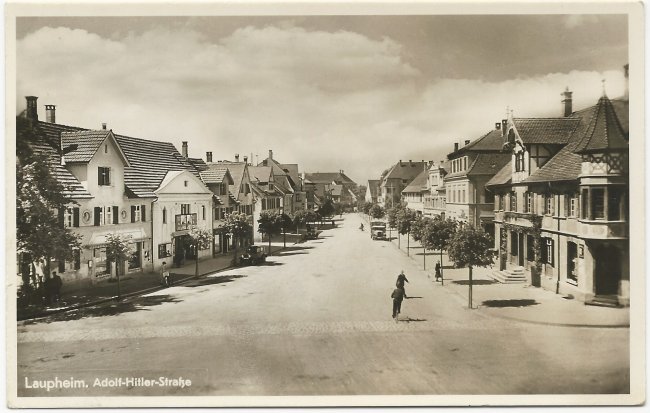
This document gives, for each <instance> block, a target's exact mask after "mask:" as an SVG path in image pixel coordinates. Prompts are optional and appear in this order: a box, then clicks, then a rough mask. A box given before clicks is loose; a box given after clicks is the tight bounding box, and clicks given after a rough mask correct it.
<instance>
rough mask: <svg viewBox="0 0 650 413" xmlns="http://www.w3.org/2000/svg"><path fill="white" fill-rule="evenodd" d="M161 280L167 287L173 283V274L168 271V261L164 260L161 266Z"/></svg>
mask: <svg viewBox="0 0 650 413" xmlns="http://www.w3.org/2000/svg"><path fill="white" fill-rule="evenodd" d="M160 281H161V283H162V285H164V286H165V287H170V286H171V285H172V280H171V275H170V274H169V271H167V263H166V262H165V261H163V263H162V265H161V266H160Z"/></svg>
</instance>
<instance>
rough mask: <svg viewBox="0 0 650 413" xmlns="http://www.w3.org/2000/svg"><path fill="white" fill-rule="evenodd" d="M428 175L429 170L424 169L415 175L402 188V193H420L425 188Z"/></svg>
mask: <svg viewBox="0 0 650 413" xmlns="http://www.w3.org/2000/svg"><path fill="white" fill-rule="evenodd" d="M428 177H429V171H428V170H424V171H422V172H420V173H419V174H418V176H416V177H415V178H414V179H413V180H412V181H411V183H410V184H408V186H407V187H406V188H404V190H403V191H402V193H418V194H419V193H420V192H422V191H423V190H425V189H426V187H427V178H428Z"/></svg>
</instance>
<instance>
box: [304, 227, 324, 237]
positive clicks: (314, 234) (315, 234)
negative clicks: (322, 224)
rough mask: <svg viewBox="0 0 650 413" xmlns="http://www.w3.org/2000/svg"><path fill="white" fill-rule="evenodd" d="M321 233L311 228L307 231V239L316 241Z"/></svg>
mask: <svg viewBox="0 0 650 413" xmlns="http://www.w3.org/2000/svg"><path fill="white" fill-rule="evenodd" d="M319 232H320V231H316V230H315V229H313V228H310V229H309V230H307V232H306V233H305V239H316V238H318V233H319Z"/></svg>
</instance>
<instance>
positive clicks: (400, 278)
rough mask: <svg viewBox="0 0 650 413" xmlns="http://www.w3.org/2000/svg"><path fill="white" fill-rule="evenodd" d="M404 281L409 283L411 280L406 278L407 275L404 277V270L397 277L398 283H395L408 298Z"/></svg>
mask: <svg viewBox="0 0 650 413" xmlns="http://www.w3.org/2000/svg"><path fill="white" fill-rule="evenodd" d="M404 281H406V282H409V280H408V279H407V278H406V275H404V270H402V272H400V273H399V275H398V276H397V281H395V287H397V288H401V289H402V291H403V292H404V298H408V297H407V296H406V289H405V288H404Z"/></svg>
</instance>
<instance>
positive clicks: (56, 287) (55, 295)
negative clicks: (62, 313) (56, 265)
mask: <svg viewBox="0 0 650 413" xmlns="http://www.w3.org/2000/svg"><path fill="white" fill-rule="evenodd" d="M62 287H63V280H62V279H61V276H60V275H59V274H57V273H56V271H54V272H53V273H52V301H54V302H55V303H58V302H59V300H60V299H61V288H62Z"/></svg>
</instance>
